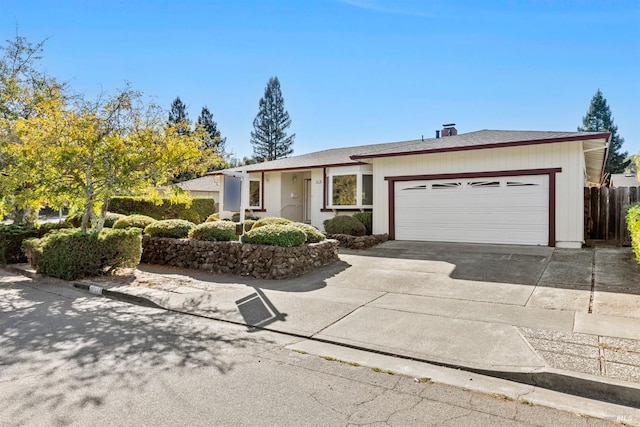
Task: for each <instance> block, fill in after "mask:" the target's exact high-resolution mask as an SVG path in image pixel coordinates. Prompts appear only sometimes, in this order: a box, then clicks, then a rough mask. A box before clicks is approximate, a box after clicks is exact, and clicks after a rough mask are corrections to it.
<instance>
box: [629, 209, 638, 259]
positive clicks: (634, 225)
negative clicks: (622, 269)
mask: <svg viewBox="0 0 640 427" xmlns="http://www.w3.org/2000/svg"><path fill="white" fill-rule="evenodd" d="M627 227H628V228H629V232H630V233H631V247H632V248H633V252H634V253H635V255H636V261H638V263H639V264H640V203H639V204H635V205H632V206H630V207H629V209H628V210H627Z"/></svg>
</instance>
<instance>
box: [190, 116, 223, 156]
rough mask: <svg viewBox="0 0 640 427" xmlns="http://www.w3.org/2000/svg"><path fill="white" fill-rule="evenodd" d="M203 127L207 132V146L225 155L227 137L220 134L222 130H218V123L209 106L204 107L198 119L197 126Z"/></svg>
mask: <svg viewBox="0 0 640 427" xmlns="http://www.w3.org/2000/svg"><path fill="white" fill-rule="evenodd" d="M199 127H202V128H204V130H205V133H206V140H205V147H206V148H208V149H211V150H216V152H217V153H218V154H219V155H221V156H223V155H224V154H225V143H226V142H227V138H222V136H220V130H218V124H217V123H216V122H215V120H213V114H211V112H210V111H209V109H208V108H207V106H206V105H205V106H204V107H202V112H201V113H200V116H199V117H198V120H197V121H196V128H199Z"/></svg>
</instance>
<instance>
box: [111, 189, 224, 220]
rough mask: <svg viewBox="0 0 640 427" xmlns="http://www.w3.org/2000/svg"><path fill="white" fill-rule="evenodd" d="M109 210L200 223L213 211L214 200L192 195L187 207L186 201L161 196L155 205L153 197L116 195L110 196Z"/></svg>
mask: <svg viewBox="0 0 640 427" xmlns="http://www.w3.org/2000/svg"><path fill="white" fill-rule="evenodd" d="M109 210H110V211H111V212H116V213H119V214H123V215H133V214H139V215H147V216H150V217H151V218H155V219H157V220H160V219H186V220H187V221H191V222H193V223H194V224H200V223H201V222H204V220H205V219H206V218H207V216H209V215H210V214H211V212H215V210H216V202H215V200H213V198H212V197H194V198H193V199H191V206H190V207H189V208H187V204H186V203H184V202H180V203H176V202H174V201H172V200H171V199H169V198H162V203H161V204H159V205H156V204H155V203H154V200H153V199H150V198H147V197H130V196H118V197H113V198H111V201H110V202H109Z"/></svg>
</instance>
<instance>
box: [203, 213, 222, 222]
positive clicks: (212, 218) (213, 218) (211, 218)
mask: <svg viewBox="0 0 640 427" xmlns="http://www.w3.org/2000/svg"><path fill="white" fill-rule="evenodd" d="M213 221H220V214H219V213H214V214H211V215H209V216H208V217H207V220H206V221H205V222H213Z"/></svg>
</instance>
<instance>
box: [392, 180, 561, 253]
mask: <svg viewBox="0 0 640 427" xmlns="http://www.w3.org/2000/svg"><path fill="white" fill-rule="evenodd" d="M395 185H396V188H395V190H396V191H395V235H396V239H398V240H426V241H450V242H477V243H514V244H535V245H546V244H547V243H548V230H549V227H548V221H549V219H548V209H549V207H548V203H549V193H548V177H547V176H546V175H544V176H523V177H500V178H490V179H452V180H437V181H436V180H432V181H410V182H401V183H396V184H395Z"/></svg>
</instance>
